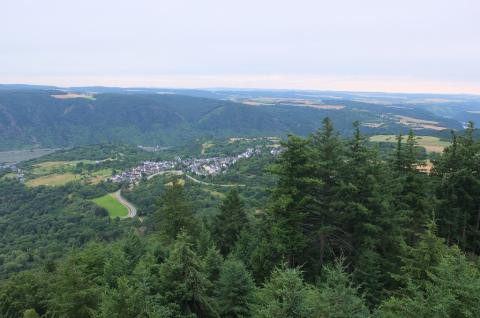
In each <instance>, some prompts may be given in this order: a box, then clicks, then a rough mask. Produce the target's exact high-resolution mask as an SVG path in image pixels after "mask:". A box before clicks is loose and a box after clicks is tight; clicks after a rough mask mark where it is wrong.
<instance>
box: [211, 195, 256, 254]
mask: <svg viewBox="0 0 480 318" xmlns="http://www.w3.org/2000/svg"><path fill="white" fill-rule="evenodd" d="M247 225H248V218H247V214H246V213H245V208H244V204H243V202H242V201H241V199H240V196H239V195H238V191H237V189H232V190H230V191H229V192H228V193H227V196H226V198H225V199H224V200H223V201H222V204H221V205H220V213H219V214H218V215H217V216H216V217H215V219H214V221H213V229H212V232H213V237H214V239H215V241H216V243H217V247H218V248H219V250H220V252H221V253H222V255H223V256H226V255H228V254H229V253H230V252H231V251H232V249H233V247H234V246H235V243H236V242H237V240H238V238H239V237H240V234H241V232H242V230H243V229H244V228H245V227H246V226H247Z"/></svg>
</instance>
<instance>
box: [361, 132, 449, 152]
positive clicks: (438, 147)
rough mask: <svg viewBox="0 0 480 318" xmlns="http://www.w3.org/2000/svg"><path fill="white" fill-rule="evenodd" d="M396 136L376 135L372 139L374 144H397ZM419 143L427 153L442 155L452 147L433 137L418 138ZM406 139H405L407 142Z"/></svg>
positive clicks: (446, 142)
mask: <svg viewBox="0 0 480 318" xmlns="http://www.w3.org/2000/svg"><path fill="white" fill-rule="evenodd" d="M396 137H397V136H395V135H375V136H372V137H370V141H373V142H397V139H396ZM416 138H417V142H418V145H419V146H420V147H423V148H425V150H426V151H427V152H437V153H441V152H442V151H443V149H444V148H445V147H448V146H449V145H450V142H448V141H443V140H441V139H440V138H438V137H433V136H418V137H416ZM405 140H406V139H404V141H405Z"/></svg>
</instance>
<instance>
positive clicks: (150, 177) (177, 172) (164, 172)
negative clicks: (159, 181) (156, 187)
mask: <svg viewBox="0 0 480 318" xmlns="http://www.w3.org/2000/svg"><path fill="white" fill-rule="evenodd" d="M167 173H171V174H176V175H181V174H183V172H182V170H166V171H160V172H157V173H154V174H152V175H150V176H148V177H147V180H150V179H152V178H153V177H155V176H158V175H161V174H167Z"/></svg>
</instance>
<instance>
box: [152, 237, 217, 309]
mask: <svg viewBox="0 0 480 318" xmlns="http://www.w3.org/2000/svg"><path fill="white" fill-rule="evenodd" d="M189 240H190V238H189V237H188V235H187V234H186V233H184V232H183V233H181V234H180V235H179V236H178V238H177V240H176V241H175V243H174V245H173V247H172V250H171V252H170V256H169V257H168V259H167V260H166V261H165V262H164V263H163V264H161V265H160V271H159V278H160V282H159V283H160V286H159V287H160V290H161V291H162V294H161V299H162V302H163V304H164V305H165V306H167V307H168V308H170V309H171V310H172V312H174V313H175V317H190V316H192V315H193V314H195V315H196V316H197V317H217V316H218V314H217V313H216V310H215V309H216V305H215V303H214V301H213V300H212V299H211V298H210V297H209V296H208V289H209V288H210V286H211V284H212V283H211V282H210V281H209V280H208V278H207V275H206V274H205V273H204V272H203V268H202V264H201V260H200V259H199V257H198V256H197V255H196V254H195V252H194V250H193V249H192V245H191V243H189Z"/></svg>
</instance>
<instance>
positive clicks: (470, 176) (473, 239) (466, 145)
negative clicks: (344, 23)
mask: <svg viewBox="0 0 480 318" xmlns="http://www.w3.org/2000/svg"><path fill="white" fill-rule="evenodd" d="M473 133H474V127H473V124H472V123H470V124H469V127H468V128H467V130H466V133H465V135H464V136H457V135H456V134H454V136H453V143H452V145H451V146H450V147H448V148H447V149H446V150H445V153H444V155H443V156H442V157H441V158H440V159H438V160H437V161H436V162H435V169H434V174H435V175H436V176H437V177H438V178H439V180H438V182H437V189H436V190H437V192H436V194H437V198H438V205H437V211H438V212H437V215H436V217H437V220H438V224H439V227H438V232H439V234H440V235H441V236H443V237H445V238H446V240H447V243H448V244H458V245H459V246H460V247H461V248H463V249H465V250H467V251H472V252H475V253H476V254H478V253H480V240H479V239H480V171H479V169H480V156H479V154H480V142H478V141H474V140H473Z"/></svg>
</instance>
